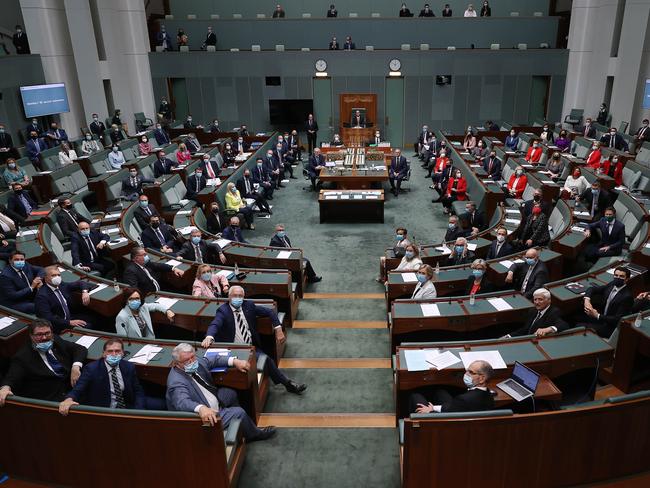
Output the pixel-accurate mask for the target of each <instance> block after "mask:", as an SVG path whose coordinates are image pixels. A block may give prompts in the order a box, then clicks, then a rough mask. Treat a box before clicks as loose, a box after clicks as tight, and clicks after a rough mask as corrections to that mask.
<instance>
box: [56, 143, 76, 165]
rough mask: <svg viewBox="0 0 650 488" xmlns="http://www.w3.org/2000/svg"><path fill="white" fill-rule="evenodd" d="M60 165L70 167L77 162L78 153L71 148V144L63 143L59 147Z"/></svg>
mask: <svg viewBox="0 0 650 488" xmlns="http://www.w3.org/2000/svg"><path fill="white" fill-rule="evenodd" d="M59 148H60V150H59V165H60V166H68V165H69V164H72V163H74V162H75V161H76V160H77V153H76V152H75V150H74V149H71V148H70V143H69V142H62V143H61V146H59Z"/></svg>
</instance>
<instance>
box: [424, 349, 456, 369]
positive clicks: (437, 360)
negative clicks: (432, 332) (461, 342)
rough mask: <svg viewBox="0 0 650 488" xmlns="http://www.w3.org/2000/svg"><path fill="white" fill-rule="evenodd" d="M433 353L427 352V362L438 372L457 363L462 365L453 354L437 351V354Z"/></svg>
mask: <svg viewBox="0 0 650 488" xmlns="http://www.w3.org/2000/svg"><path fill="white" fill-rule="evenodd" d="M432 352H433V351H427V352H426V358H425V359H426V361H427V363H429V364H430V365H431V366H432V367H434V368H436V369H437V370H438V371H440V370H441V369H445V368H448V367H449V366H452V365H454V364H456V363H460V358H458V357H457V356H456V355H455V354H454V353H453V352H451V351H445V352H443V353H440V352H438V351H435V354H432Z"/></svg>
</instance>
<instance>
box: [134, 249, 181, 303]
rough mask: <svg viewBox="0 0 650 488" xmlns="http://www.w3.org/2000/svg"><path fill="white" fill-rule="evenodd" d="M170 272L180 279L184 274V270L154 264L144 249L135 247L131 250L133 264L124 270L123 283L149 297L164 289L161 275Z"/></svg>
mask: <svg viewBox="0 0 650 488" xmlns="http://www.w3.org/2000/svg"><path fill="white" fill-rule="evenodd" d="M169 271H171V272H172V273H174V275H175V276H177V277H179V278H180V277H181V276H183V274H184V271H183V270H181V269H178V268H176V267H172V266H170V265H169V264H165V263H154V262H152V261H151V260H150V258H149V255H148V254H147V251H145V250H144V248H143V247H134V248H133V249H131V262H130V263H129V264H127V265H126V268H124V273H123V274H122V281H123V282H124V283H126V284H127V285H129V286H131V287H133V288H138V289H139V290H141V291H142V293H144V294H145V295H148V294H149V293H153V292H156V291H160V290H161V289H162V287H161V285H160V274H161V273H167V272H169Z"/></svg>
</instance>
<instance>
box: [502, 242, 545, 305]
mask: <svg viewBox="0 0 650 488" xmlns="http://www.w3.org/2000/svg"><path fill="white" fill-rule="evenodd" d="M549 281H550V280H549V279H548V268H547V267H546V264H544V263H543V262H542V261H540V259H539V251H538V250H537V249H535V248H531V249H528V250H527V251H526V254H525V255H524V262H523V263H515V264H513V265H512V266H510V270H509V271H508V274H507V275H506V283H508V284H510V283H512V285H513V286H514V289H515V290H517V291H520V292H521V294H522V295H524V296H525V297H526V298H528V299H529V300H530V299H532V298H533V292H534V291H535V290H537V289H538V288H542V287H543V286H544V285H545V284H546V283H548V282H549Z"/></svg>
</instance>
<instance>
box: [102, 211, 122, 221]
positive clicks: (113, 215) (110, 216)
mask: <svg viewBox="0 0 650 488" xmlns="http://www.w3.org/2000/svg"><path fill="white" fill-rule="evenodd" d="M120 215H122V213H121V212H117V213H109V214H106V215H104V219H109V220H110V219H119V218H120Z"/></svg>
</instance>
